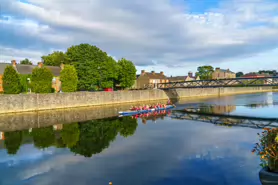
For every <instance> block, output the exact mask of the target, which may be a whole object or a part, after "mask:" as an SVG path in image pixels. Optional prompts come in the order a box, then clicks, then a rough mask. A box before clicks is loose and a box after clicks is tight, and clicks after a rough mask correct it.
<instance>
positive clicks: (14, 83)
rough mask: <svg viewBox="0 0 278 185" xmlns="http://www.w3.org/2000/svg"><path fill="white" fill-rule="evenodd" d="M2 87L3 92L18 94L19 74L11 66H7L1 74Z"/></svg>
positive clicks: (19, 88) (20, 87)
mask: <svg viewBox="0 0 278 185" xmlns="http://www.w3.org/2000/svg"><path fill="white" fill-rule="evenodd" d="M3 89H4V93H5V94H19V93H21V89H22V86H21V84H20V78H19V74H18V73H17V72H16V70H15V69H14V67H13V66H7V67H6V68H5V71H4V74H3Z"/></svg>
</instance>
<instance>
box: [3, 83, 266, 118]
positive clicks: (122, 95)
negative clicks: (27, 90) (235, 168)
mask: <svg viewBox="0 0 278 185" xmlns="http://www.w3.org/2000/svg"><path fill="white" fill-rule="evenodd" d="M266 91H271V88H269V87H248V88H206V89H205V88H203V89H202V88H200V89H199V88H194V89H172V90H168V91H163V90H157V89H156V90H141V91H116V92H75V93H54V94H20V95H1V96H0V113H12V112H25V111H38V110H49V109H63V108H72V107H85V106H99V105H113V104H125V103H132V102H147V101H157V100H166V99H168V98H194V97H209V96H223V95H229V94H245V93H256V92H266Z"/></svg>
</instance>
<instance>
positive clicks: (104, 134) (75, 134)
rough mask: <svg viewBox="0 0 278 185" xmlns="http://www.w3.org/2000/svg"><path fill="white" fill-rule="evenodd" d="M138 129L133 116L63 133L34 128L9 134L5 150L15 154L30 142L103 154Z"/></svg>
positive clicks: (66, 128)
mask: <svg viewBox="0 0 278 185" xmlns="http://www.w3.org/2000/svg"><path fill="white" fill-rule="evenodd" d="M137 126H138V123H137V120H136V119H132V118H131V117H123V118H120V119H111V118H110V119H102V120H94V121H86V122H82V123H81V122H80V123H72V124H65V125H63V129H62V130H56V131H55V130H53V127H52V126H50V127H45V128H34V129H32V132H31V133H29V132H28V130H26V131H14V132H6V133H5V148H6V150H7V153H8V154H11V155H15V154H16V153H17V151H18V150H19V148H20V146H21V145H22V144H24V143H25V142H26V141H28V142H29V141H30V139H31V141H33V143H34V146H35V147H36V148H38V149H44V148H48V147H51V146H54V147H57V148H69V149H70V151H71V152H73V153H75V154H79V155H83V156H85V157H91V156H92V155H94V154H97V153H100V152H102V151H103V150H104V149H105V148H108V147H109V145H110V143H111V142H112V141H114V140H115V138H116V136H117V135H118V134H120V135H121V136H123V137H129V136H132V135H133V134H134V133H135V131H136V128H137Z"/></svg>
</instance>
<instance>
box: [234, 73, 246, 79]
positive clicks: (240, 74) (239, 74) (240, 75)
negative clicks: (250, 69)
mask: <svg viewBox="0 0 278 185" xmlns="http://www.w3.org/2000/svg"><path fill="white" fill-rule="evenodd" d="M243 75H244V74H243V72H237V73H236V77H237V78H239V77H242V76H243Z"/></svg>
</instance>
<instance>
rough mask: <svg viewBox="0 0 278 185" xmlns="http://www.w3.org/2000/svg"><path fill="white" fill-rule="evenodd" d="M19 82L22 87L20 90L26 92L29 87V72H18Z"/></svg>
mask: <svg viewBox="0 0 278 185" xmlns="http://www.w3.org/2000/svg"><path fill="white" fill-rule="evenodd" d="M19 77H20V84H21V87H22V92H28V89H29V88H31V86H30V84H29V81H28V79H30V80H31V77H32V75H31V74H20V75H19Z"/></svg>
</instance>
